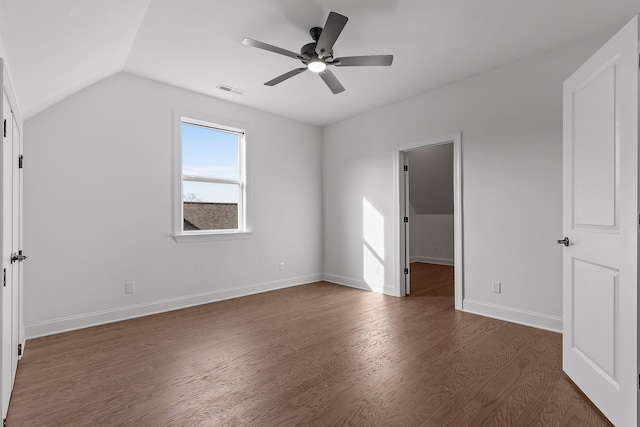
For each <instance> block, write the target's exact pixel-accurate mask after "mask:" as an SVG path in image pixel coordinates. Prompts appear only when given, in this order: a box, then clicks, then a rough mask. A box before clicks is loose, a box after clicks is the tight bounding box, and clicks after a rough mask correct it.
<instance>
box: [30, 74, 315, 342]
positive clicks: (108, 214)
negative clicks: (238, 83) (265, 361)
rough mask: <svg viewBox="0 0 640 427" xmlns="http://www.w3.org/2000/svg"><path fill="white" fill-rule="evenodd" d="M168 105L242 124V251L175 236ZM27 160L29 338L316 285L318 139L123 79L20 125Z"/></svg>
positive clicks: (207, 100) (292, 126)
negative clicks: (247, 229)
mask: <svg viewBox="0 0 640 427" xmlns="http://www.w3.org/2000/svg"><path fill="white" fill-rule="evenodd" d="M174 107H178V108H181V109H185V110H190V111H195V112H201V113H204V114H208V115H212V116H217V117H221V118H227V119H230V120H233V121H236V122H238V121H240V122H244V123H247V124H248V125H249V133H248V137H247V146H248V155H249V162H250V165H249V173H250V179H251V181H250V182H249V185H250V186H251V200H250V209H251V211H252V228H253V231H254V233H253V234H252V235H250V236H249V237H248V238H247V239H241V240H228V241H215V242H200V243H176V242H175V241H174V239H173V238H172V237H171V233H172V152H173V149H172V143H173V142H172V135H173V133H172V129H173V127H172V126H173V123H172V119H173V108H174ZM24 152H25V159H26V161H25V164H26V169H25V184H24V187H25V200H24V207H25V217H24V221H25V222H24V229H25V243H24V247H25V253H26V254H28V256H29V260H28V261H29V262H28V263H25V280H26V288H25V298H26V301H27V304H26V313H25V323H26V326H27V334H28V336H29V337H33V336H38V335H42V334H49V333H54V332H58V331H61V330H65V329H72V328H78V327H84V326H88V325H91V324H96V323H102V322H108V321H113V320H116V319H121V318H126V317H130V316H137V315H143V314H148V313H152V312H155V311H159V310H166V309H171V308H177V307H182V306H186V305H190V304H196V303H202V302H207V301H213V300H218V299H221V298H228V297H233V296H238V295H243V294H249V293H255V292H259V291H264V290H269V289H275V288H279V287H283V286H290V285H295V284H300V283H305V282H311V281H315V280H319V279H320V278H321V271H322V265H321V263H322V261H321V260H322V252H321V248H322V207H321V203H322V193H321V188H322V171H321V131H320V129H319V128H317V127H314V126H310V125H306V124H301V123H298V122H295V121H292V120H288V119H284V118H280V117H277V116H274V115H271V114H267V113H263V112H259V111H256V110H252V109H249V108H246V107H243V106H240V105H236V104H232V103H228V102H225V101H221V100H218V99H215V98H211V97H207V96H204V95H200V94H196V93H193V92H189V91H186V90H182V89H179V88H175V87H172V86H167V85H164V84H161V83H157V82H154V81H150V80H147V79H143V78H140V77H135V76H132V75H129V74H124V73H121V74H117V75H115V76H113V77H110V78H108V79H105V80H103V81H101V82H99V83H97V84H95V85H93V86H90V87H89V88H87V89H85V90H83V91H81V92H79V93H77V94H75V95H73V96H72V97H70V98H68V99H66V100H64V101H62V102H61V103H59V104H57V105H55V106H53V107H51V108H49V109H48V110H46V111H44V112H42V113H41V114H39V115H37V116H35V117H33V118H31V119H29V120H28V121H27V122H26V123H25V148H24ZM280 262H284V263H285V265H286V270H285V271H282V272H281V271H279V263H280ZM126 281H134V282H135V286H136V292H135V293H134V294H129V295H127V294H125V293H124V283H125V282H126Z"/></svg>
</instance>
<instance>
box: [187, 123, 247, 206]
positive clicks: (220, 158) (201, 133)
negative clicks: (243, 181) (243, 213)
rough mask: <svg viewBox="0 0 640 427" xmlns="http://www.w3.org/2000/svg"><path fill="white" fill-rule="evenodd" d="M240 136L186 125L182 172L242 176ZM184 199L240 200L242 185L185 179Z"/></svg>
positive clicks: (233, 201)
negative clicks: (240, 186)
mask: <svg viewBox="0 0 640 427" xmlns="http://www.w3.org/2000/svg"><path fill="white" fill-rule="evenodd" d="M239 146H240V144H239V135H238V134H235V133H230V132H223V131H219V130H216V129H212V128H207V127H203V126H197V125H192V124H188V123H183V124H182V173H183V175H194V176H199V177H207V178H217V179H228V180H236V181H238V180H239V179H240V167H239ZM182 193H183V198H184V200H191V201H202V202H222V203H237V202H238V196H239V186H238V185H236V184H222V183H211V182H194V181H184V182H183V189H182Z"/></svg>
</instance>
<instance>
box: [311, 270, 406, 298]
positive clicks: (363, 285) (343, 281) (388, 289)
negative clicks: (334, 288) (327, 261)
mask: <svg viewBox="0 0 640 427" xmlns="http://www.w3.org/2000/svg"><path fill="white" fill-rule="evenodd" d="M322 280H324V281H325V282H330V283H335V284H336V285H342V286H348V287H350V288H355V289H361V290H363V291H369V292H376V293H380V292H377V291H374V290H373V289H371V288H370V287H369V285H367V282H365V281H364V280H362V279H356V278H353V277H346V276H340V275H338V274H329V273H324V274H323V275H322ZM394 291H395V289H394V287H393V286H388V285H385V286H384V288H383V290H382V293H383V294H385V295H391V296H396V297H397V296H399V295H396V294H394Z"/></svg>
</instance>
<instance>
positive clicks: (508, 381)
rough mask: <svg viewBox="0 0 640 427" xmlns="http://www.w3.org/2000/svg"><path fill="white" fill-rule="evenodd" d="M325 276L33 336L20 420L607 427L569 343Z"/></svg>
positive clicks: (16, 414)
mask: <svg viewBox="0 0 640 427" xmlns="http://www.w3.org/2000/svg"><path fill="white" fill-rule="evenodd" d="M411 279H412V294H411V296H409V297H407V298H393V297H389V296H385V295H379V294H375V293H371V292H364V291H360V290H356V289H351V288H346V287H342V286H338V285H334V284H330V283H326V282H318V283H314V284H309V285H304V286H298V287H294V288H288V289H282V290H279V291H274V292H268V293H263V294H258V295H252V296H249V297H244V298H238V299H233V300H227V301H221V302H218V303H214V304H207V305H203V306H197V307H192V308H189V309H185V310H178V311H173V312H169V313H163V314H158V315H154V316H147V317H143V318H138V319H132V320H129V321H125V322H118V323H113V324H109V325H102V326H97V327H94V328H88V329H84V330H80V331H74V332H68V333H64V334H59V335H55V336H50V337H44V338H39V339H34V340H29V342H28V343H27V346H26V353H25V356H24V357H23V359H22V360H21V362H20V364H19V367H18V374H17V379H16V385H15V388H14V393H13V397H12V400H11V404H10V407H9V414H8V419H7V421H8V425H9V426H72V427H74V426H81V427H82V426H143V427H145V426H153V427H156V426H295V425H305V426H306V425H308V426H333V425H335V426H339V425H354V426H441V425H450V426H467V425H468V426H484V425H488V426H491V425H495V426H505V425H518V426H529V425H532V426H533V425H540V426H547V425H551V426H565V425H581V426H582V425H585V426H606V425H610V424H609V423H608V421H607V420H606V419H605V418H604V417H603V416H602V414H600V412H599V411H598V410H597V409H596V408H595V407H593V405H592V404H591V403H590V402H589V401H588V400H587V399H586V398H585V397H584V396H583V395H582V394H581V393H580V391H579V390H578V389H577V388H576V387H575V386H574V385H573V383H571V381H570V380H569V379H568V378H567V377H566V376H565V375H564V373H563V372H562V368H561V344H562V343H561V336H560V335H559V334H555V333H552V332H547V331H542V330H537V329H533V328H529V327H526V326H521V325H515V324H510V323H507V322H503V321H500V320H495V319H490V318H485V317H481V316H476V315H473V314H468V313H462V312H459V311H455V310H454V308H453V307H454V303H453V268H452V267H448V266H436V265H429V264H420V263H415V264H412V266H411Z"/></svg>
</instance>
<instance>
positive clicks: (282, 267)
mask: <svg viewBox="0 0 640 427" xmlns="http://www.w3.org/2000/svg"><path fill="white" fill-rule="evenodd" d="M280 271H284V262H281V263H280Z"/></svg>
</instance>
